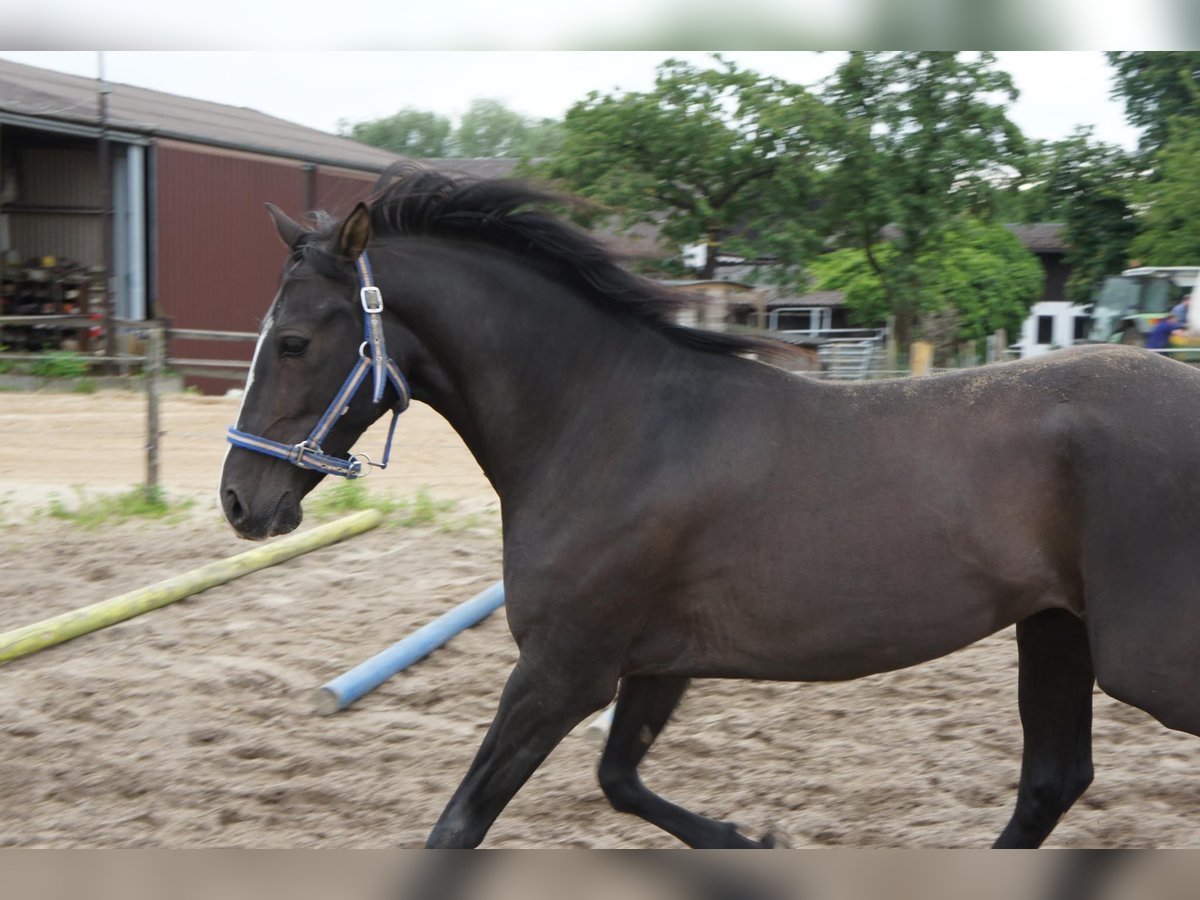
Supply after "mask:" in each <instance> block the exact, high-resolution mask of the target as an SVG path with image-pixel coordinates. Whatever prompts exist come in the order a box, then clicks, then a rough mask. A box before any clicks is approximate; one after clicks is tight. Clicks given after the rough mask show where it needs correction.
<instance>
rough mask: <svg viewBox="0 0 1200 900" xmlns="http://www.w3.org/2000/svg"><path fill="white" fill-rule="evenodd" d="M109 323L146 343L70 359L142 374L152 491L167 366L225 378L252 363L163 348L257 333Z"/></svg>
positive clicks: (83, 323)
mask: <svg viewBox="0 0 1200 900" xmlns="http://www.w3.org/2000/svg"><path fill="white" fill-rule="evenodd" d="M96 322H97V320H96V319H94V318H92V317H90V316H56V315H50V316H0V327H3V326H5V325H10V326H29V325H44V326H47V327H53V328H58V329H71V328H89V327H91V326H93V325H95V324H96ZM109 322H110V324H111V325H112V326H113V327H115V329H116V330H117V331H119V332H123V333H124V334H127V335H130V336H134V337H137V338H138V339H139V340H141V341H142V342H144V345H145V352H143V353H140V354H139V353H113V354H108V353H94V354H89V353H78V354H75V355H74V356H73V357H72V359H73V360H78V361H79V362H80V363H82V364H84V365H87V366H89V367H92V368H95V367H106V368H109V369H115V370H116V371H120V372H128V371H131V370H132V369H134V368H138V369H140V371H141V374H142V375H143V376H144V384H145V390H146V486H145V487H146V492H147V495H148V496H154V495H156V494H157V492H158V483H159V471H158V470H159V465H158V450H159V441H160V440H161V438H162V428H161V425H160V422H161V414H160V406H161V404H160V394H161V380H162V375H163V373H164V372H165V371H167V370H170V371H174V372H179V373H181V374H185V375H202V376H204V377H206V378H224V379H229V380H232V381H238V382H241V381H244V380H245V378H246V372H247V371H248V370H249V369H250V363H249V361H247V360H242V359H190V358H184V357H177V356H171V355H169V353H168V351H167V348H168V346H169V344H170V342H171V341H173V340H185V341H227V342H247V341H255V340H257V339H258V335H257V334H254V333H253V332H248V331H213V330H210V329H203V328H171V327H170V326H169V325H168V324H167V323H166V322H163V321H159V320H146V321H132V320H129V319H110V320H109ZM58 359H62V353H61V352H59V353H45V352H42V353H29V352H15V351H3V352H0V360H11V361H14V362H29V363H37V362H40V361H43V360H47V361H48V360H58Z"/></svg>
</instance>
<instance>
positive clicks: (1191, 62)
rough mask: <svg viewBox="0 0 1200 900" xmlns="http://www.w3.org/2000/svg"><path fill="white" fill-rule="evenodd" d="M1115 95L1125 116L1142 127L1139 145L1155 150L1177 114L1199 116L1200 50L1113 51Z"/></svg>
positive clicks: (1165, 139) (1127, 119)
mask: <svg viewBox="0 0 1200 900" xmlns="http://www.w3.org/2000/svg"><path fill="white" fill-rule="evenodd" d="M1105 56H1106V57H1107V58H1108V62H1109V65H1111V66H1112V67H1113V69H1114V72H1113V97H1114V98H1117V99H1120V100H1123V101H1124V102H1125V119H1126V121H1128V122H1129V124H1130V125H1132V126H1134V127H1135V128H1140V129H1141V130H1142V136H1141V140H1140V142H1139V147H1140V149H1141V150H1142V151H1143V152H1145V153H1147V154H1153V153H1156V152H1157V151H1159V150H1160V149H1162V147H1163V145H1164V144H1166V142H1167V137H1168V130H1169V127H1170V126H1169V123H1170V121H1171V119H1173V118H1175V117H1176V116H1187V117H1189V118H1193V119H1200V51H1194V50H1189V51H1169V52H1168V51H1112V52H1109V53H1106V54H1105Z"/></svg>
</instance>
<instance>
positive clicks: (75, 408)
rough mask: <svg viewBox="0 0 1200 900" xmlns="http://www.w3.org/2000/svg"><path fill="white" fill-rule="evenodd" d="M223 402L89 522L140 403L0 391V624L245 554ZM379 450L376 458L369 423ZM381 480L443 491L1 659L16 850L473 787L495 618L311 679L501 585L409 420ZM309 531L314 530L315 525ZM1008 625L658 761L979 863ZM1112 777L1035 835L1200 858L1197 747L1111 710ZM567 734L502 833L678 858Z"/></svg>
mask: <svg viewBox="0 0 1200 900" xmlns="http://www.w3.org/2000/svg"><path fill="white" fill-rule="evenodd" d="M235 412H236V401H231V400H226V399H215V398H203V397H192V396H173V397H170V398H168V400H167V401H166V408H165V413H164V415H165V421H164V428H165V430H166V435H165V442H164V446H163V451H162V473H163V483H164V486H165V487H166V488H167V490H168V491H169V493H170V494H171V495H172V496H176V497H183V496H189V497H195V498H196V502H195V506H194V507H193V509H192V511H191V512H190V513H189V514H188V515H187V516H185V517H184V518H183V520H182V521H178V522H174V523H161V522H155V523H148V522H146V521H133V522H127V523H125V524H108V525H105V526H103V527H101V528H98V529H90V530H89V529H83V528H80V527H79V526H77V525H73V524H70V523H68V522H64V521H62V520H60V519H55V518H52V517H49V516H48V515H45V514H44V513H43V514H41V515H36V514H35V512H36V511H37V510H45V509H47V508H48V506H49V504H50V503H51V501H52V498H53V497H55V496H57V497H58V498H59V502H63V503H67V504H72V503H75V502H78V489H80V488H81V489H82V490H83V491H84V493H85V495H95V494H98V493H100V492H104V491H112V490H118V489H124V488H127V487H129V486H130V485H133V484H135V483H137V482H138V481H139V480H140V479H141V477H142V473H143V467H144V460H143V449H142V448H143V444H144V419H143V403H142V400H141V398H140V397H139V396H137V395H123V394H118V393H100V394H95V395H90V396H84V395H72V394H47V393H37V394H13V393H3V394H0V436H2V438H3V446H4V448H5V452H4V454H3V457H2V459H0V520H2V521H3V523H4V524H3V526H2V533H3V536H4V544H5V546H4V553H3V557H2V562H0V585H2V587H0V630H6V629H9V628H14V627H18V626H21V625H24V624H27V623H30V622H33V621H36V620H38V619H41V618H44V617H46V616H49V615H53V614H55V613H58V612H62V611H65V610H68V609H71V608H74V607H77V606H82V605H84V604H87V603H92V602H95V601H99V600H102V599H105V598H107V597H111V596H115V595H117V594H121V593H124V592H126V591H129V590H132V589H134V588H136V587H139V586H142V585H146V584H149V583H151V582H153V581H156V580H159V579H161V578H165V577H168V576H170V575H174V574H177V573H180V572H183V571H185V570H187V569H191V568H194V567H196V566H199V565H202V564H204V563H207V562H210V561H212V560H216V559H219V558H222V557H225V556H229V555H232V554H234V553H237V552H241V551H243V550H246V549H248V547H249V545H247V544H245V543H242V542H240V541H238V540H237V539H236V538H235V537H234V536H233V535H232V533H231V532H230V531H229V530H228V528H227V526H225V524H224V523H223V521H222V520H221V519H220V517H219V515H218V513H217V511H216V506H215V502H214V495H215V487H216V481H217V477H218V471H219V467H220V464H221V460H222V457H223V455H224V452H225V447H224V443H223V435H224V429H225V427H226V426H227V425H228V424H230V423H231V422H232V421H233V418H234V416H235ZM364 441H365V443H364V444H363V445H362V446H363V449H366V451H367V452H368V453H375V452H378V449H379V447H380V446H381V441H382V436H381V435H380V434H379V433H378V432H376V433H374V434H371V435H368V436H367V437H366V438H365V439H364ZM393 459H394V465H393V468H392V469H391V470H389V471H388V472H387V473H383V474H380V475H376V476H374V478H373V490H376V491H385V492H387V493H389V494H391V495H393V496H394V497H397V498H402V497H410V496H412V495H413V494H414V493H415V492H416V491H418V490H419V489H421V488H422V486H424V487H425V489H426V490H427V491H428V492H429V493H430V494H432V496H434V497H435V498H438V499H443V500H447V501H454V507H453V509H450V510H447V511H443V512H442V513H441V514H439V518H438V521H437V523H436V524H435V525H427V526H423V527H418V528H403V527H398V526H390V527H383V528H380V529H377V530H376V531H374V532H371V533H369V534H367V535H364V536H360V537H357V538H352V539H350V540H349V541H347V542H345V543H342V544H338V545H334V546H332V547H329V548H325V549H322V550H319V551H316V552H313V553H310V554H308V555H306V556H303V557H301V558H298V559H296V560H293V561H291V562H288V563H284V564H283V565H280V566H278V567H275V568H271V569H267V570H264V571H262V572H259V573H256V574H253V575H250V576H247V577H245V578H242V579H240V580H237V581H234V582H231V583H229V584H227V585H224V586H222V587H218V588H214V589H212V590H209V591H207V592H205V593H203V594H201V595H198V596H195V597H193V598H190V599H188V600H185V601H182V602H179V603H176V604H174V605H172V606H168V607H166V608H164V609H160V610H158V611H155V612H152V613H149V614H147V615H144V616H142V617H139V618H136V619H133V620H130V621H128V622H125V623H122V624H120V625H116V626H113V627H111V628H108V629H105V630H103V631H101V632H98V633H95V634H92V635H88V636H84V637H81V638H79V639H77V640H75V641H72V642H69V643H66V644H63V645H61V646H58V647H54V648H50V649H48V650H45V651H42V652H40V653H38V654H35V655H33V656H30V657H26V658H23V659H20V660H16V661H13V662H10V663H8V664H5V665H3V666H0V709H2V710H3V712H2V713H0V798H3V799H2V801H0V802H2V804H3V805H2V809H3V815H2V816H0V846H4V847H99V848H114V847H172V848H184V847H363V848H368V847H398V846H399V847H408V846H418V845H420V843H421V842H422V841H423V840H424V837H425V835H426V833H427V832H428V830H429V828H430V827H431V826H432V824H433V822H434V820H435V819H436V817H437V815H438V813H439V811H440V809H441V807H442V805H443V804H444V803H445V802H446V800H447V799H448V798H449V796H450V794H451V792H452V791H453V789H454V787H455V786H456V785H457V783H458V780H459V778H460V777H461V776H462V774H463V773H464V772H465V770H466V767H467V765H468V763H469V762H470V759H471V757H472V756H473V754H474V752H475V749H476V747H477V745H478V743H479V741H480V739H481V738H482V736H483V733H484V730H485V728H486V726H487V724H488V723H489V721H490V719H491V716H492V713H493V711H494V709H495V704H496V701H497V698H498V696H499V692H500V689H501V686H502V684H503V681H504V678H505V676H506V674H507V671H508V669H509V668H510V667H511V665H512V663H513V661H514V659H515V650H514V647H513V645H512V641H511V638H510V637H509V635H508V632H507V629H506V627H505V624H504V617H503V615H495V616H493V617H491V618H490V619H489V620H487V621H486V622H485V623H484V624H482V625H481V626H479V627H477V628H475V629H473V630H471V631H469V632H467V633H465V634H463V635H461V636H459V637H457V638H455V639H454V640H453V641H452V642H451V643H450V644H449V645H448V646H446V647H445V648H443V649H442V650H439V651H437V652H436V653H435V654H433V655H432V656H431V657H429V658H428V659H426V660H425V661H423V662H422V663H420V664H418V665H417V666H415V667H414V668H412V669H411V670H409V671H408V672H405V673H403V674H401V675H399V676H397V677H396V678H394V679H392V680H391V681H389V682H388V683H387V684H385V685H384V686H383V687H381V688H380V689H379V690H377V691H376V692H374V693H373V694H370V695H368V696H367V697H366V698H364V699H363V700H361V701H360V702H359V703H358V704H357V705H356V706H354V707H353V708H352V709H350V710H349V711H346V712H343V713H340V714H337V715H335V716H330V717H319V716H316V715H314V714H313V712H312V709H311V706H310V699H309V695H310V693H311V692H312V690H313V689H314V688H315V687H317V686H318V685H320V684H322V683H323V682H325V681H326V680H328V679H329V678H332V677H333V676H335V675H337V674H339V673H340V672H342V671H343V670H345V669H346V668H348V667H350V666H351V665H354V664H356V663H358V662H359V661H361V660H363V659H365V658H367V657H368V656H370V655H371V654H373V653H375V652H377V651H378V650H380V649H382V648H383V647H385V646H387V645H388V644H390V643H391V642H393V641H395V640H398V639H399V638H401V637H403V636H404V635H406V634H408V633H409V632H411V631H412V630H414V629H415V628H417V627H419V626H420V625H422V624H424V623H425V622H426V621H428V620H429V619H431V618H433V617H434V616H435V615H437V614H439V613H441V612H442V611H444V610H446V609H447V608H449V607H450V606H451V605H453V604H454V603H457V602H459V601H461V600H463V599H466V598H467V597H469V596H471V595H473V594H474V593H476V592H477V591H479V590H481V589H482V588H484V587H486V586H487V585H488V584H490V583H491V582H493V581H495V580H496V579H498V578H499V577H500V540H499V528H498V516H497V511H496V503H495V498H494V495H492V494H491V491H490V488H489V487H488V485H487V483H486V482H485V481H484V479H483V477H482V475H481V474H480V473H479V471H478V468H477V467H476V466H475V464H474V461H473V460H472V459H471V457H470V456H469V455H468V454H467V452H466V450H465V449H464V448H463V447H462V445H461V443H460V442H459V441H458V439H457V437H456V436H455V435H454V434H453V432H451V431H450V430H449V428H448V427H447V426H446V425H445V423H444V422H442V420H441V419H440V418H438V417H437V416H436V415H435V414H434V413H432V412H431V411H430V410H428V409H427V408H424V407H420V406H417V407H415V408H414V409H413V410H412V411H411V412H409V413H407V414H406V415H405V416H404V417H403V419H402V420H401V426H400V429H399V437H398V443H397V447H396V449H395V452H394V457H393ZM304 527H310V523H306V525H305V526H304ZM1015 676H1016V673H1015V647H1014V645H1013V639H1012V634H1011V631H1007V632H1004V633H1002V634H999V635H997V636H995V637H993V638H991V639H989V640H987V641H984V642H982V643H981V644H979V645H976V646H975V647H972V648H969V649H967V650H965V651H962V652H960V653H957V654H954V655H952V656H950V657H948V658H946V659H943V660H940V661H938V662H936V663H933V664H929V665H925V666H922V667H918V668H916V669H913V670H909V671H905V672H899V673H893V674H889V675H884V676H877V677H874V678H869V679H864V680H862V681H858V682H854V683H850V684H840V685H789V684H768V683H743V682H701V683H697V684H696V685H695V686H694V688H693V690H692V692H691V693H690V694H689V696H688V698H687V699H686V700H685V702H684V704H683V705H682V706H681V708H680V710H679V712H678V714H677V716H676V719H675V721H674V722H673V724H672V725H671V726H670V728H668V730H667V732H666V733H665V735H664V737H663V738H662V739H661V740H660V741H659V743H658V744H657V745H656V746H655V749H654V750H653V751H652V753H651V755H650V757H649V759H648V761H647V763H646V765H645V766H644V767H643V770H644V774H645V776H646V780H647V782H648V783H649V784H650V785H651V786H652V787H654V788H656V789H657V790H659V791H660V792H662V793H663V794H664V795H665V796H667V797H668V798H670V799H672V800H674V801H676V802H679V803H682V804H683V805H685V806H688V807H691V808H694V809H696V810H698V811H702V812H706V813H708V814H711V815H716V816H720V817H724V818H729V819H733V820H735V821H738V822H740V823H743V824H744V826H745V828H746V829H747V830H748V831H749V832H751V833H754V832H758V831H760V830H762V829H765V828H767V827H773V828H775V829H776V830H777V831H778V832H780V833H782V834H783V835H786V836H787V838H788V839H789V840H790V842H791V843H792V844H793V846H798V847H831V846H839V847H983V846H986V845H988V844H989V843H990V842H991V841H992V840H993V839H994V838H995V836H996V834H998V833H999V830H1000V829H1001V827H1002V826H1003V825H1004V822H1005V821H1006V818H1007V815H1008V813H1009V810H1010V806H1011V803H1012V800H1013V795H1014V789H1015V785H1016V779H1017V773H1018V768H1019V760H1020V739H1019V728H1018V724H1017V711H1016V698H1015V692H1016V677H1015ZM1095 732H1096V750H1095V756H1096V771H1097V778H1096V783H1095V784H1094V785H1093V787H1092V788H1091V790H1090V791H1089V792H1088V793H1087V794H1086V795H1085V797H1084V799H1083V800H1082V801H1081V802H1080V803H1079V804H1077V806H1076V808H1075V809H1074V810H1072V811H1071V812H1070V813H1069V814H1068V815H1067V817H1066V818H1065V819H1064V821H1063V822H1062V824H1061V825H1060V826H1059V828H1058V830H1057V831H1056V832H1055V834H1054V835H1053V836H1052V837H1051V840H1050V842H1049V844H1048V846H1058V847H1066V846H1107V847H1151V846H1159V847H1196V846H1200V834H1198V833H1197V828H1196V823H1197V821H1200V778H1198V777H1197V776H1198V775H1200V741H1198V740H1197V739H1196V738H1193V737H1189V736H1185V735H1180V734H1176V733H1172V732H1168V731H1166V730H1165V729H1163V728H1162V727H1161V726H1159V725H1158V724H1157V723H1155V722H1153V721H1151V720H1150V719H1149V718H1148V717H1147V716H1145V715H1144V714H1142V713H1140V712H1138V711H1136V710H1133V709H1130V708H1128V707H1125V706H1121V705H1119V704H1116V703H1114V702H1112V701H1109V700H1108V699H1107V698H1105V697H1103V696H1102V695H1098V696H1097V707H1096V727H1095ZM597 753H598V750H597V747H596V746H595V745H594V744H593V743H592V742H590V741H589V740H588V739H586V738H585V737H583V736H582V735H578V734H577V735H572V736H571V737H569V738H568V739H567V740H566V741H564V742H563V744H562V745H561V746H560V748H559V749H558V750H557V751H556V752H555V753H554V754H553V755H552V756H551V758H550V759H549V760H548V761H547V762H546V764H545V765H543V767H542V768H541V770H540V771H539V772H538V773H537V774H536V775H535V776H534V778H533V779H532V780H531V781H530V782H529V783H528V784H527V785H526V787H525V788H524V789H523V790H522V791H521V793H520V794H519V795H518V796H517V798H516V799H515V800H514V802H513V803H512V804H511V805H510V806H509V807H508V809H507V810H506V811H505V812H504V813H503V815H502V816H501V817H500V819H499V820H498V821H497V823H496V825H495V826H494V828H493V829H492V831H491V834H490V835H489V837H488V840H487V842H486V843H485V846H490V847H673V846H677V844H676V843H675V842H674V841H673V840H672V839H671V838H669V837H667V836H665V835H663V834H662V833H660V832H658V831H657V830H655V829H654V828H651V827H650V826H648V825H645V824H643V823H641V822H640V821H638V820H635V819H632V818H630V817H627V816H622V815H619V814H617V813H615V812H613V811H611V810H610V809H609V807H608V806H607V804H606V803H605V801H604V800H603V798H602V796H601V794H600V791H599V789H598V787H597V785H596V781H595V777H594V768H595V764H596V760H597Z"/></svg>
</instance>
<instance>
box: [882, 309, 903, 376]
mask: <svg viewBox="0 0 1200 900" xmlns="http://www.w3.org/2000/svg"><path fill="white" fill-rule="evenodd" d="M884 327H886V328H887V370H888V371H889V372H895V371H897V370H898V369H899V368H900V348H899V347H898V346H897V345H896V317H895V316H888V317H887V325H886V326H884Z"/></svg>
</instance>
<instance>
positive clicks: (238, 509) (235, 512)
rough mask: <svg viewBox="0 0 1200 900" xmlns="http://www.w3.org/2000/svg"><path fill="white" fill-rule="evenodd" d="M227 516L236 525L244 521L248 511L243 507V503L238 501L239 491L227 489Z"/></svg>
mask: <svg viewBox="0 0 1200 900" xmlns="http://www.w3.org/2000/svg"><path fill="white" fill-rule="evenodd" d="M224 499H225V515H226V517H227V518H228V519H229V521H230V522H231V523H233V524H234V525H236V524H237V523H238V522H240V521H241V520H242V516H243V515H244V514H245V512H246V509H245V507H243V506H242V501H241V500H239V499H238V495H237V491H235V490H234V489H233V488H226V489H225V498H224Z"/></svg>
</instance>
